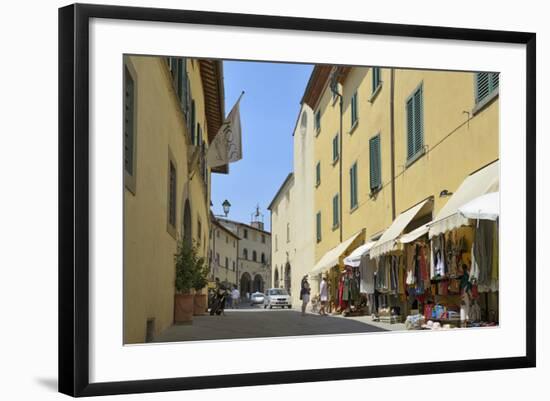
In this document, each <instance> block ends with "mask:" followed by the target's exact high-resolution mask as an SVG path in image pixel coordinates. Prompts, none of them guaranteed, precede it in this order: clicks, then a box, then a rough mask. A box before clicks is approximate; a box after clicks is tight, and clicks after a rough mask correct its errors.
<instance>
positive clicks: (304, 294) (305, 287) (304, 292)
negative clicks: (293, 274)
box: [300, 275, 311, 316]
mask: <svg viewBox="0 0 550 401" xmlns="http://www.w3.org/2000/svg"><path fill="white" fill-rule="evenodd" d="M310 291H311V289H310V287H309V283H308V281H307V275H306V276H304V278H302V288H301V289H300V299H301V300H302V316H305V315H306V307H307V304H308V303H309V293H310Z"/></svg>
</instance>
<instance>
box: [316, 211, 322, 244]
mask: <svg viewBox="0 0 550 401" xmlns="http://www.w3.org/2000/svg"><path fill="white" fill-rule="evenodd" d="M316 229H317V242H321V212H317V217H316Z"/></svg>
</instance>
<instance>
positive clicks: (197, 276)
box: [192, 252, 209, 316]
mask: <svg viewBox="0 0 550 401" xmlns="http://www.w3.org/2000/svg"><path fill="white" fill-rule="evenodd" d="M208 272H209V269H208V266H207V265H206V263H205V260H204V258H203V257H197V255H196V252H195V253H194V269H193V282H192V286H193V289H194V290H195V297H194V310H193V315H195V316H198V315H204V314H205V313H206V311H207V309H208V297H207V295H206V294H205V293H204V291H203V289H204V288H205V287H206V285H207V284H208V279H207V277H208Z"/></svg>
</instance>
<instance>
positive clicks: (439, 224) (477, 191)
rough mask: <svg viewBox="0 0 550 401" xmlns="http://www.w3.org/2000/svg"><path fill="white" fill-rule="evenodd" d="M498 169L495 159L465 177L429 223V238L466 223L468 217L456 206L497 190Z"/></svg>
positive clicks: (498, 164)
mask: <svg viewBox="0 0 550 401" xmlns="http://www.w3.org/2000/svg"><path fill="white" fill-rule="evenodd" d="M499 171H500V162H499V161H498V160H497V161H496V162H494V163H491V164H490V165H488V166H487V167H484V168H482V169H481V170H479V171H477V172H475V173H473V174H471V175H469V176H468V177H466V179H465V180H464V181H463V182H462V184H460V186H459V187H458V189H457V190H456V191H455V193H454V194H453V196H451V198H450V199H449V200H448V201H447V203H446V204H445V206H443V208H442V209H441V210H440V211H439V213H438V214H437V216H436V217H435V219H434V220H433V222H432V224H431V225H430V231H429V236H430V238H431V237H433V236H434V235H438V234H441V233H444V232H447V231H450V230H452V229H454V228H457V227H461V226H464V225H467V224H468V218H467V217H464V216H463V215H462V214H460V213H459V211H458V208H459V207H461V206H463V205H465V204H466V203H468V202H470V201H471V200H473V199H475V198H477V197H478V196H481V195H484V194H487V193H489V192H495V191H498V190H499Z"/></svg>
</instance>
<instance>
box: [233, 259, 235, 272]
mask: <svg viewBox="0 0 550 401" xmlns="http://www.w3.org/2000/svg"><path fill="white" fill-rule="evenodd" d="M233 271H235V261H233Z"/></svg>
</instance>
